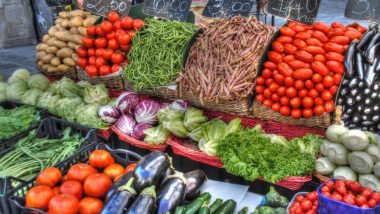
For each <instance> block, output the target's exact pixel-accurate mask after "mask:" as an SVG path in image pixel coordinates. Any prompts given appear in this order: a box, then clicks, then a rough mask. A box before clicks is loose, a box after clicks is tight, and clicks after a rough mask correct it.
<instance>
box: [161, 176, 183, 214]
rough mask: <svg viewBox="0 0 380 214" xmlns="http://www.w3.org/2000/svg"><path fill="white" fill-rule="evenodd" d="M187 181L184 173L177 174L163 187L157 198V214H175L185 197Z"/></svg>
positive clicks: (167, 180)
mask: <svg viewBox="0 0 380 214" xmlns="http://www.w3.org/2000/svg"><path fill="white" fill-rule="evenodd" d="M186 185H187V180H186V178H185V177H184V176H183V174H182V173H179V172H178V173H176V174H174V175H172V176H170V177H169V178H168V179H166V181H165V183H163V184H162V185H161V189H160V190H159V192H158V196H157V214H166V213H168V212H170V213H173V211H174V210H175V208H176V207H177V206H179V205H181V204H182V202H183V199H184V197H185V190H186Z"/></svg>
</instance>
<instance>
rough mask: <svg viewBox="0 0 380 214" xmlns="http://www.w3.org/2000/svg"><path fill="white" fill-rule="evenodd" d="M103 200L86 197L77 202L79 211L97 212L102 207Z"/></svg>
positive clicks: (91, 213)
mask: <svg viewBox="0 0 380 214" xmlns="http://www.w3.org/2000/svg"><path fill="white" fill-rule="evenodd" d="M103 206H104V204H103V201H102V200H100V199H98V198H92V197H86V198H83V199H82V200H81V201H80V202H79V213H81V214H87V213H88V214H98V213H101V211H102V209H103Z"/></svg>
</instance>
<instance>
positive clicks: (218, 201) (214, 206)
mask: <svg viewBox="0 0 380 214" xmlns="http://www.w3.org/2000/svg"><path fill="white" fill-rule="evenodd" d="M222 203H223V200H222V199H221V198H218V199H216V200H215V201H214V202H212V204H211V205H210V213H211V214H213V213H215V211H216V210H217V209H218V208H219V207H220V205H222Z"/></svg>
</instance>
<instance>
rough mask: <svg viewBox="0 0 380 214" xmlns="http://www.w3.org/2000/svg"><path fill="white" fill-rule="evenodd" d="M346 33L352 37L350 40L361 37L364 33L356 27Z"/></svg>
mask: <svg viewBox="0 0 380 214" xmlns="http://www.w3.org/2000/svg"><path fill="white" fill-rule="evenodd" d="M344 35H345V36H347V37H348V38H350V40H354V39H360V38H361V37H362V34H361V33H360V32H359V31H358V30H356V29H354V28H353V29H349V30H347V31H346V32H344Z"/></svg>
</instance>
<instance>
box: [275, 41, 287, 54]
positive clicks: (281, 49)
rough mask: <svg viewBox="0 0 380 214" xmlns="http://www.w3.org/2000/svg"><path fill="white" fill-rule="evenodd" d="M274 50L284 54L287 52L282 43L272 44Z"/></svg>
mask: <svg viewBox="0 0 380 214" xmlns="http://www.w3.org/2000/svg"><path fill="white" fill-rule="evenodd" d="M272 49H273V50H275V51H277V52H279V53H281V52H284V50H285V48H284V45H283V44H282V43H281V42H277V41H274V42H272Z"/></svg>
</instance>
